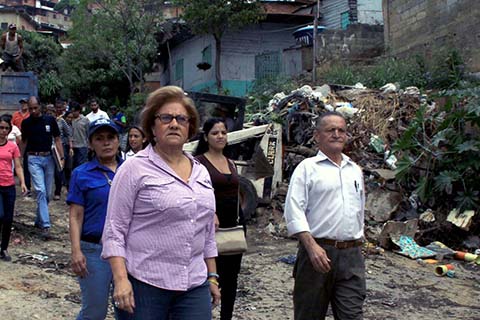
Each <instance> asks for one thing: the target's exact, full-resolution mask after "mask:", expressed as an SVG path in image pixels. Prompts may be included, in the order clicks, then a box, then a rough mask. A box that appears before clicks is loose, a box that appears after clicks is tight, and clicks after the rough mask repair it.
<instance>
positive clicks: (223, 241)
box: [215, 195, 247, 255]
mask: <svg viewBox="0 0 480 320" xmlns="http://www.w3.org/2000/svg"><path fill="white" fill-rule="evenodd" d="M239 212H240V195H239V196H238V200H237V224H238V222H239V218H240V216H239ZM215 241H216V242H217V250H218V254H220V255H234V254H240V253H244V252H245V251H247V239H246V238H245V231H244V229H243V226H242V225H237V226H235V227H232V228H218V230H217V231H216V232H215Z"/></svg>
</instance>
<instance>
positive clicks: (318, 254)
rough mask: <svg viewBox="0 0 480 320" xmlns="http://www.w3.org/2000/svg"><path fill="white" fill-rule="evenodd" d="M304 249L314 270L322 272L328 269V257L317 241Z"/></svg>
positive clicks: (329, 267)
mask: <svg viewBox="0 0 480 320" xmlns="http://www.w3.org/2000/svg"><path fill="white" fill-rule="evenodd" d="M306 250H307V253H308V257H309V258H310V262H311V263H312V265H313V269H315V271H317V272H322V273H327V272H328V271H330V269H331V265H330V259H329V258H328V256H327V252H326V251H325V250H324V249H323V248H322V247H320V246H319V245H318V244H317V243H314V244H313V245H312V246H310V247H309V248H306Z"/></svg>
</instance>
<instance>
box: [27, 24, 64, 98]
mask: <svg viewBox="0 0 480 320" xmlns="http://www.w3.org/2000/svg"><path fill="white" fill-rule="evenodd" d="M19 33H20V34H21V35H22V37H23V39H24V48H25V52H24V54H23V59H24V63H25V69H26V70H27V71H32V72H33V73H35V74H36V76H37V78H38V86H39V88H38V89H39V95H40V98H41V99H42V100H44V101H53V100H54V98H55V97H56V96H57V95H58V94H59V93H60V91H61V89H62V88H63V83H62V80H61V78H60V76H59V70H60V57H61V54H62V51H63V49H62V47H61V46H60V44H58V43H57V42H55V40H54V38H52V37H51V36H46V35H42V34H39V33H36V32H29V31H19Z"/></svg>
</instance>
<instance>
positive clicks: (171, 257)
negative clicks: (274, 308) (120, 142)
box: [102, 145, 217, 291]
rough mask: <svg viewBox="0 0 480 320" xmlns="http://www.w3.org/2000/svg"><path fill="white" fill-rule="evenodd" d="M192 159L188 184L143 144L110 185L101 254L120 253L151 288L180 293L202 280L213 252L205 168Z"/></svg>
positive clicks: (211, 201)
mask: <svg viewBox="0 0 480 320" xmlns="http://www.w3.org/2000/svg"><path fill="white" fill-rule="evenodd" d="M186 155H187V156H188V157H189V159H190V160H191V161H192V164H193V167H192V174H191V176H190V179H189V181H188V183H185V182H184V181H182V180H181V179H180V178H179V177H178V176H177V175H176V174H175V172H174V171H173V170H172V169H170V167H169V166H168V165H167V164H166V163H165V162H164V161H163V159H162V158H161V157H160V156H159V155H158V154H157V153H155V151H154V150H153V148H152V146H151V145H149V146H148V147H147V148H146V149H145V150H142V151H140V152H138V153H137V154H136V155H135V156H134V157H132V158H129V159H127V160H126V161H125V162H124V163H123V164H122V166H121V167H120V168H119V169H118V172H117V173H116V174H115V178H114V179H113V183H112V188H111V189H110V195H109V201H108V209H107V218H106V221H105V228H104V231H103V238H102V242H103V252H102V257H103V258H104V259H107V258H109V257H114V256H117V257H124V258H125V259H126V265H127V271H128V273H129V274H130V275H131V276H133V277H134V278H136V279H138V280H140V281H142V282H145V283H148V284H150V285H152V286H155V287H158V288H162V289H167V290H180V291H185V290H188V289H190V288H194V287H196V286H199V285H201V284H202V283H204V282H205V280H206V279H207V267H206V264H205V261H204V259H205V258H212V257H216V256H217V247H216V244H215V226H214V213H215V196H214V193H213V188H212V184H211V181H210V176H209V174H208V171H207V169H205V167H204V166H203V165H201V164H200V163H199V162H198V161H197V160H195V159H194V158H192V157H191V156H190V155H188V154H186Z"/></svg>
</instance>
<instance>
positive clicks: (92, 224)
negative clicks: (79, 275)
mask: <svg viewBox="0 0 480 320" xmlns="http://www.w3.org/2000/svg"><path fill="white" fill-rule="evenodd" d="M117 161H118V165H119V166H120V165H121V164H122V162H123V160H122V159H121V158H120V157H117ZM104 172H105V173H106V174H107V175H108V178H109V179H110V180H113V177H114V176H115V173H114V172H113V171H112V170H110V169H109V168H107V167H105V166H103V165H101V164H100V163H99V162H98V160H97V158H94V159H93V160H91V161H89V162H87V163H84V164H82V165H80V166H78V167H77V168H75V170H73V173H72V177H71V180H70V188H69V189H68V195H67V203H68V204H72V203H74V204H78V205H80V206H82V207H83V208H84V215H83V227H82V234H81V237H87V238H90V239H100V238H101V237H102V233H103V226H104V225H105V217H106V215H107V205H108V193H109V192H110V184H109V180H108V179H107V177H105V175H104ZM110 182H111V181H110Z"/></svg>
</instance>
